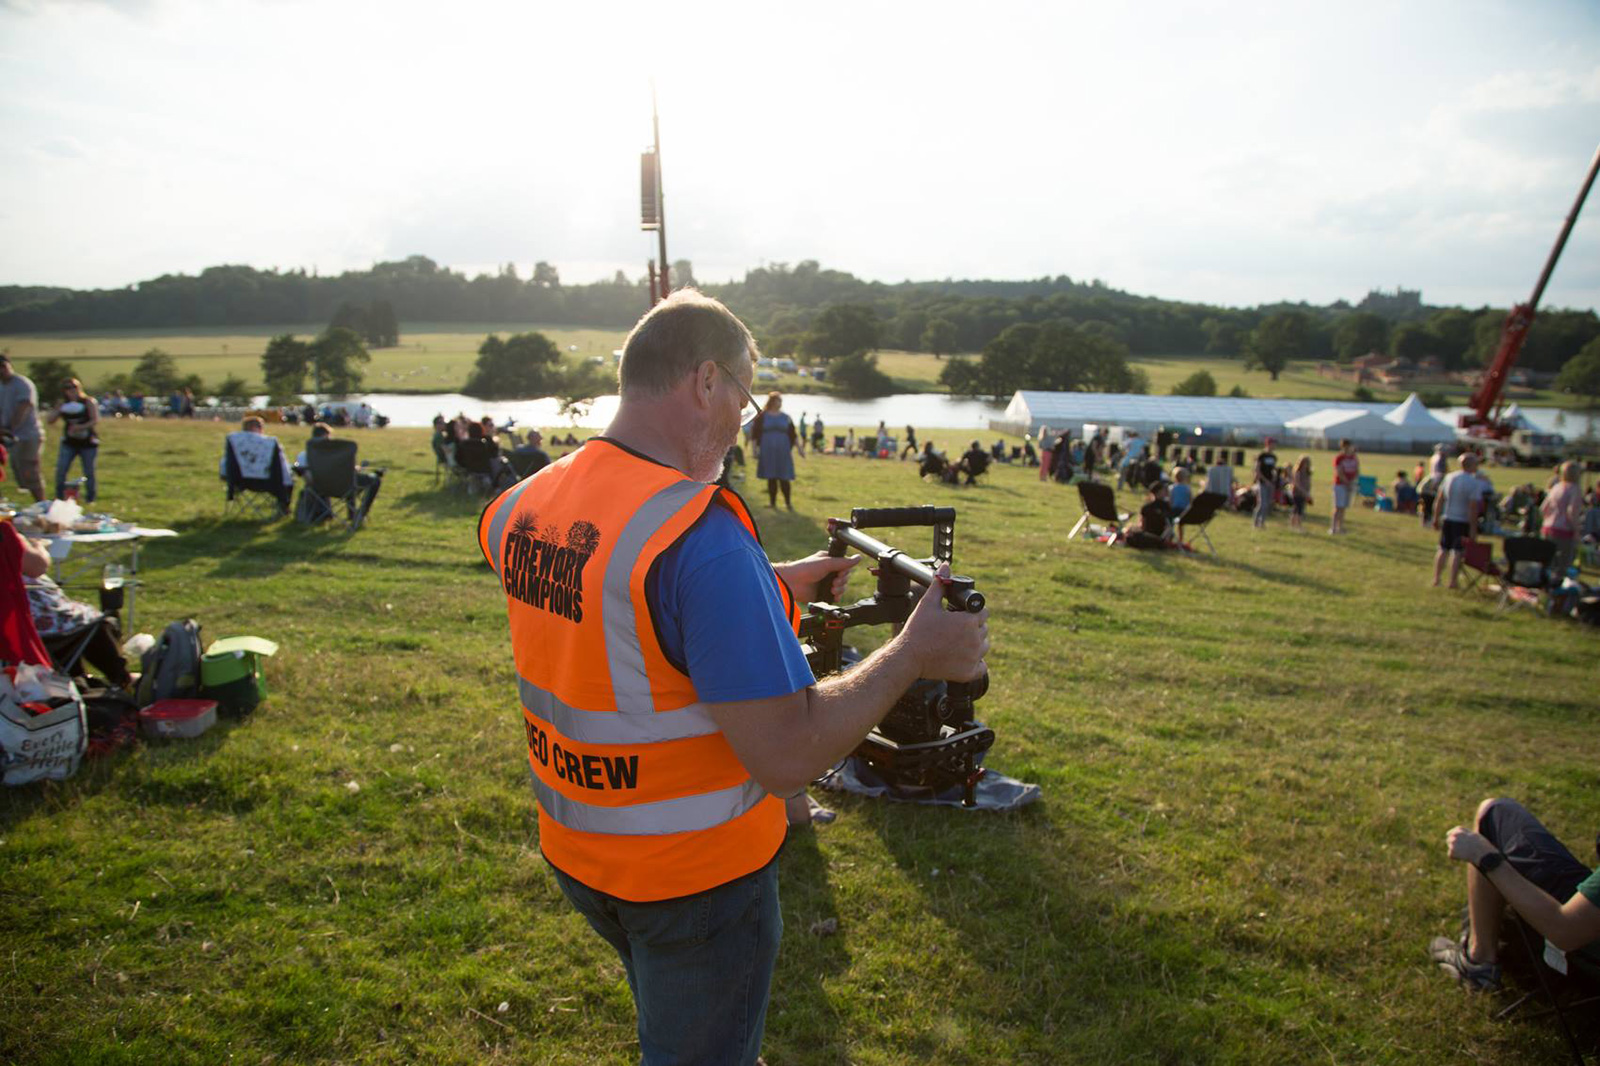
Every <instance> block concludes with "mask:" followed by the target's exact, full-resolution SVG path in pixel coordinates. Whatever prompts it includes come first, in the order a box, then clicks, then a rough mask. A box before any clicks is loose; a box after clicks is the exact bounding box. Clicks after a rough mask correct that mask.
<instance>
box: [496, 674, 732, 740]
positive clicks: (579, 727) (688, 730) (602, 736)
mask: <svg viewBox="0 0 1600 1066" xmlns="http://www.w3.org/2000/svg"><path fill="white" fill-rule="evenodd" d="M517 692H518V695H519V696H520V697H521V699H522V706H523V708H524V709H525V710H527V712H528V713H529V714H531V715H533V716H534V717H535V718H537V719H539V721H541V722H544V723H545V724H546V725H548V726H550V727H551V728H552V729H554V730H555V731H556V732H558V733H560V734H561V735H562V736H564V737H570V738H571V739H573V740H576V741H578V742H580V743H583V744H653V743H655V742H656V741H660V740H687V739H688V738H690V737H704V736H709V735H711V734H712V733H715V732H717V723H716V722H715V721H714V720H713V719H712V717H711V713H710V712H709V711H707V710H706V705H705V704H703V703H691V704H690V705H689V706H687V707H680V708H679V709H678V710H676V711H646V712H643V713H637V712H632V713H630V712H619V711H585V710H581V709H579V708H577V707H569V706H568V705H567V704H565V703H562V702H561V701H560V700H558V699H556V697H555V695H554V694H552V693H550V692H546V691H545V690H544V689H542V688H540V687H539V686H538V685H535V684H534V683H533V682H532V681H529V680H528V679H527V678H525V677H519V678H517Z"/></svg>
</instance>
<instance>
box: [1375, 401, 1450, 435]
mask: <svg viewBox="0 0 1600 1066" xmlns="http://www.w3.org/2000/svg"><path fill="white" fill-rule="evenodd" d="M1383 418H1384V421H1386V422H1390V423H1392V424H1394V425H1396V426H1399V427H1400V428H1401V429H1403V430H1405V431H1406V434H1407V436H1408V437H1409V439H1411V440H1420V441H1438V442H1442V441H1451V440H1455V437H1456V431H1455V430H1454V429H1453V428H1452V427H1451V426H1450V425H1449V424H1448V423H1446V422H1444V421H1443V420H1441V419H1439V418H1437V417H1435V416H1434V414H1433V412H1431V411H1429V410H1428V408H1427V407H1426V406H1424V405H1423V403H1422V401H1421V400H1419V399H1417V394H1416V393H1414V392H1413V393H1412V394H1411V395H1410V396H1407V397H1406V399H1405V402H1404V403H1402V404H1400V405H1399V406H1398V407H1396V408H1395V409H1394V410H1393V411H1390V412H1389V413H1388V414H1386V415H1384V416H1383Z"/></svg>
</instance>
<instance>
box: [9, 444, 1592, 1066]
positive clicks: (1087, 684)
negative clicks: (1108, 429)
mask: <svg viewBox="0 0 1600 1066" xmlns="http://www.w3.org/2000/svg"><path fill="white" fill-rule="evenodd" d="M226 428H227V427H223V426H217V425H209V424H174V423H163V422H146V423H143V424H137V425H131V424H127V423H116V424H113V425H111V426H108V427H107V430H106V432H105V433H104V435H103V436H104V441H105V443H104V445H103V446H102V449H101V451H102V455H101V481H102V484H103V486H104V488H103V490H102V491H103V496H102V501H101V502H102V504H103V505H104V506H105V507H106V508H107V509H109V510H111V511H112V512H114V513H117V514H119V515H121V516H123V517H127V518H137V519H138V520H140V521H141V522H144V523H146V524H162V525H170V526H172V527H173V528H176V529H177V530H178V531H179V532H180V533H181V536H179V537H177V538H175V539H170V540H162V541H153V542H151V543H150V544H149V545H148V547H147V548H146V550H145V551H144V552H143V554H142V556H141V562H142V569H143V574H142V577H143V579H144V580H145V581H146V582H147V586H146V587H145V589H144V590H143V591H142V592H141V595H140V598H139V604H140V628H143V629H154V628H156V627H157V626H158V625H159V624H161V623H164V622H166V621H168V620H171V619H173V618H178V617H187V616H192V617H195V618H197V619H198V620H200V621H201V622H202V623H203V625H204V627H205V635H206V637H207V638H208V639H214V638H217V637H221V636H224V635H229V634H238V633H256V634H260V635H262V636H266V637H269V638H271V639H274V640H277V641H279V642H280V643H281V645H282V651H281V652H280V654H279V655H278V656H277V657H276V658H275V659H273V660H271V661H270V663H269V664H268V670H267V673H268V678H269V684H270V687H271V695H270V698H269V699H268V700H267V702H266V703H264V704H263V706H262V707H261V708H260V709H259V710H258V711H257V712H256V713H255V714H254V715H253V716H251V717H249V718H248V719H246V720H244V721H239V722H224V723H223V724H221V725H219V726H218V728H216V729H214V730H213V731H212V732H211V733H209V734H208V735H206V736H205V737H203V738H200V739H198V740H194V741H187V742H174V743H149V744H145V745H143V746H141V747H140V748H138V749H137V750H136V751H133V752H131V753H128V754H125V755H121V756H117V757H113V758H111V759H109V760H106V761H102V762H96V763H90V764H86V765H85V767H84V769H83V771H82V772H81V773H80V774H79V775H78V777H76V778H75V779H73V780H71V781H68V782H65V783H61V784H52V785H47V786H37V787H29V788H23V789H16V790H10V791H8V792H7V793H6V794H5V795H4V796H0V900H4V901H5V904H4V907H3V909H0V913H3V918H0V943H3V944H4V952H3V957H0V963H3V967H4V970H5V980H4V981H3V982H0V1061H16V1062H43V1063H63V1064H66V1063H72V1064H82V1063H131V1062H161V1063H214V1062H221V1061H229V1060H231V1061H236V1062H251V1063H256V1062H362V1063H416V1062H428V1063H463V1064H466V1063H485V1062H507V1063H509V1062H523V1061H537V1062H552V1063H584V1064H588V1063H626V1062H632V1061H635V1060H636V1056H637V1047H636V1044H635V1042H634V1038H633V1012H632V1008H631V1004H630V1002H629V998H628V994H627V990H626V985H625V983H624V981H623V977H622V970H621V966H620V964H619V963H618V962H617V960H616V959H615V958H614V957H613V956H612V955H611V953H610V951H609V949H608V948H606V947H605V946H604V945H603V943H602V942H601V941H599V940H598V938H596V937H595V936H593V935H592V934H591V933H590V932H589V930H588V929H587V927H586V926H585V924H584V923H583V921H582V920H581V919H580V918H579V917H578V916H577V915H576V914H575V913H574V912H573V911H572V910H571V908H570V907H568V906H567V905H566V904H565V902H564V900H563V899H562V898H561V896H560V893H559V891H558V889H557V887H556V885H555V883H554V881H553V879H552V877H551V875H550V873H549V871H548V869H547V868H546V866H545V864H544V862H543V860H542V859H541V858H540V856H539V853H538V841H537V839H536V836H537V834H536V828H535V817H534V811H533V806H532V802H531V799H530V796H529V790H528V787H527V768H526V765H525V762H524V759H525V753H524V751H523V750H522V743H523V742H522V730H521V727H520V724H519V716H518V712H517V709H516V703H515V688H514V684H513V676H512V668H511V661H510V656H509V655H508V654H507V647H506V625H505V609H504V599H503V596H502V595H501V594H500V593H499V592H498V590H497V587H496V585H495V583H494V582H493V580H492V579H491V577H490V576H489V574H488V573H487V572H486V570H485V567H484V565H483V563H482V560H481V559H480V557H479V552H478V549H477V547H476V543H475V539H474V531H475V524H476V520H477V515H478V510H479V504H478V503H476V502H473V501H468V500H464V499H462V498H461V497H459V496H457V495H454V494H452V493H451V492H449V491H447V490H445V489H442V488H435V487H434V485H433V482H432V477H431V471H432V465H433V463H432V458H431V456H430V454H429V451H428V446H427V435H426V433H425V432H424V431H413V430H387V431H370V432H367V433H364V434H361V435H359V437H358V439H359V440H360V443H361V449H362V454H363V456H364V457H366V458H369V459H371V460H373V461H375V462H378V463H382V464H385V465H387V466H388V468H389V475H388V477H387V479H386V480H385V483H384V487H383V491H382V494H381V495H380V497H379V498H378V502H377V505H376V508H375V510H374V513H373V516H372V521H371V524H370V525H369V526H368V527H367V528H365V529H363V530H362V531H361V532H359V533H357V534H354V535H341V534H338V533H335V532H331V531H324V530H312V531H308V530H304V529H301V528H299V527H297V526H294V525H293V524H287V523H284V524H276V525H265V526H259V525H250V524H239V523H228V522H222V521H220V520H219V516H218V515H219V510H220V505H221V490H220V486H219V485H218V484H217V482H216V480H215V474H214V471H215V469H216V466H215V457H216V454H217V450H218V448H219V445H220V441H221V435H222V433H223V431H224V430H225V429H226ZM859 428H860V429H862V430H865V429H866V428H867V427H859ZM285 440H286V443H288V444H290V445H292V446H298V444H299V439H298V437H295V436H289V435H286V437H285ZM51 451H52V452H53V449H51ZM47 458H48V457H47ZM1319 458H1324V465H1323V466H1322V467H1321V469H1324V470H1325V469H1326V465H1325V457H1319ZM1398 465H1400V461H1399V460H1392V459H1380V458H1376V457H1373V458H1369V468H1370V469H1374V470H1377V471H1383V470H1385V469H1388V468H1391V467H1398ZM1407 465H1409V464H1407ZM797 467H798V473H799V478H798V480H797V483H796V485H795V503H796V507H797V511H796V512H795V513H793V514H790V513H787V512H773V511H770V510H768V509H767V508H766V507H765V501H764V499H759V497H761V496H762V495H763V493H761V492H760V491H759V489H758V487H757V486H756V485H755V484H754V483H753V482H747V483H746V484H747V485H749V487H750V492H749V496H750V497H751V500H752V503H755V504H756V508H755V510H756V514H757V518H758V520H759V521H760V522H761V525H762V528H763V532H764V535H765V536H766V538H767V543H768V546H769V549H770V550H771V552H772V553H773V554H774V555H777V556H785V557H793V556H797V555H801V554H805V553H808V552H810V551H812V550H815V549H817V548H819V547H821V546H823V544H824V522H825V519H826V518H827V517H828V516H830V515H840V514H847V513H848V511H849V509H850V508H851V507H852V506H865V505H889V504H917V503H924V502H937V503H953V504H954V505H955V506H957V507H958V508H959V511H960V519H959V522H958V525H957V532H956V563H957V570H958V571H959V572H963V573H967V574H970V575H972V576H974V577H975V578H976V579H977V581H978V586H979V588H980V589H981V590H982V591H984V592H985V593H986V594H987V595H988V597H989V602H990V604H991V608H992V611H993V617H992V620H991V630H992V634H993V639H994V651H993V654H992V656H991V658H990V663H991V668H992V671H993V689H992V691H991V692H990V694H989V696H988V697H987V698H986V699H985V700H983V701H982V703H981V704H980V709H981V711H982V716H983V717H984V718H985V719H986V721H987V722H988V723H989V724H990V725H991V726H992V727H993V728H994V730H995V732H996V734H997V738H998V739H997V741H996V744H995V747H994V750H993V752H992V753H991V755H990V758H989V765H990V766H991V767H993V768H994V769H996V770H1000V771H1003V772H1005V773H1009V774H1012V775H1014V776H1017V777H1020V778H1023V779H1025V780H1029V781H1035V782H1038V783H1039V784H1040V785H1041V786H1042V788H1043V791H1044V798H1043V800H1042V802H1040V803H1038V804H1037V805H1035V806H1033V807H1032V808H1030V809H1027V810H1025V811H1023V812H1020V813H1017V814H1013V815H994V814H968V813H964V812H961V811H953V810H942V809H940V810H925V809H913V808H906V807H900V806H892V805H888V804H884V803H878V802H870V801H863V800H856V799H848V798H845V799H837V800H836V801H833V802H835V805H836V806H838V807H839V808H840V810H841V811H842V815H841V817H840V819H839V821H838V822H837V823H836V824H834V825H833V826H831V827H829V828H826V829H823V830H818V831H811V830H806V831H802V832H801V833H800V834H799V835H798V836H797V837H796V838H795V839H794V840H792V841H791V842H790V843H789V845H788V847H787V848H786V849H785V851H784V852H783V855H782V858H781V864H782V865H781V878H782V885H783V908H784V922H785V935H784V942H783V948H782V952H781V956H780V960H779V965H778V970H777V974H776V979H775V982H774V989H773V1000H772V1008H771V1012H770V1015H769V1022H768V1028H767V1039H766V1047H765V1056H766V1059H767V1061H768V1062H770V1063H772V1064H773V1066H780V1064H791V1063H804V1064H811V1063H816V1064H824V1063H844V1062H851V1063H869V1064H877V1063H881V1064H889V1063H907V1064H911V1063H925V1062H930V1061H940V1062H946V1063H973V1064H979V1063H982V1064H990V1063H996V1062H1004V1063H1061V1062H1074V1063H1104V1062H1161V1063H1205V1062H1252V1063H1273V1064H1276V1063H1284V1062H1311V1061H1315V1062H1325V1061H1327V1062H1350V1063H1371V1062H1378V1063H1384V1062H1443V1061H1455V1060H1460V1059H1465V1058H1470V1059H1472V1060H1474V1061H1494V1062H1505V1063H1543V1062H1550V1061H1555V1060H1556V1059H1557V1058H1558V1057H1559V1056H1560V1055H1561V1053H1562V1051H1561V1047H1560V1045H1559V1043H1558V1040H1557V1038H1556V1036H1555V1033H1554V1030H1553V1028H1551V1027H1550V1026H1549V1025H1547V1024H1544V1023H1529V1022H1516V1021H1513V1022H1509V1023H1496V1022H1494V1021H1492V1020H1491V1019H1490V1013H1491V1007H1492V1006H1494V1005H1497V1004H1499V1003H1500V1002H1502V1000H1500V999H1493V1000H1485V999H1475V998H1469V997H1467V996H1465V995H1463V994H1462V993H1461V992H1460V991H1458V990H1457V989H1456V988H1455V987H1454V986H1453V985H1452V984H1451V983H1450V982H1448V981H1446V980H1445V979H1444V978H1443V977H1442V976H1441V975H1440V974H1439V973H1438V972H1437V970H1435V969H1434V968H1433V966H1432V965H1431V964H1430V963H1429V962H1428V960H1427V957H1426V954H1425V945H1426V943H1427V941H1428V939H1429V938H1430V937H1432V936H1434V935H1437V934H1440V933H1444V932H1448V931H1451V930H1453V928H1454V925H1455V920H1456V914H1457V911H1458V909H1459V908H1460V907H1461V905H1462V903H1463V880H1462V869H1461V867H1460V866H1459V865H1457V864H1453V863H1450V862H1448V861H1447V860H1446V858H1445V856H1444V848H1443V840H1444V833H1445V831H1446V830H1447V829H1448V828H1449V827H1450V826H1451V825H1454V824H1456V823H1458V822H1461V821H1463V820H1466V819H1468V818H1469V817H1470V815H1471V812H1472V810H1473V807H1474V806H1475V804H1476V803H1477V802H1478V801H1479V800H1480V799H1481V798H1482V797H1484V796H1486V795H1489V794H1491V793H1494V794H1504V795H1511V796H1516V797H1519V798H1521V799H1522V800H1524V801H1525V802H1527V803H1528V804H1529V805H1530V806H1531V807H1532V808H1533V809H1534V810H1536V811H1538V812H1539V813H1540V814H1541V816H1542V817H1543V818H1545V819H1546V820H1547V822H1548V823H1549V825H1550V826H1551V828H1552V829H1553V830H1554V831H1555V832H1556V833H1557V834H1558V835H1560V836H1561V837H1563V838H1564V839H1566V840H1567V841H1569V842H1570V843H1572V844H1574V845H1582V844H1583V843H1584V842H1585V841H1587V840H1588V839H1590V837H1589V834H1591V833H1592V832H1593V831H1594V828H1595V826H1596V824H1597V823H1600V798H1597V795H1600V790H1597V789H1596V776H1595V767H1596V765H1600V739H1597V737H1596V733H1595V728H1594V715H1595V710H1596V701H1595V696H1594V657H1595V635H1594V633H1593V632H1592V631H1584V630H1580V629H1579V628H1577V627H1576V626H1573V625H1569V624H1563V623H1556V622H1551V621H1547V620H1544V619H1542V618H1538V617H1535V616H1534V615H1533V613H1532V612H1529V611H1520V612H1515V613H1510V614H1501V613H1497V612H1496V611H1495V610H1494V609H1493V608H1492V606H1491V605H1490V604H1489V603H1488V602H1487V601H1486V600H1483V599H1480V598H1477V597H1475V596H1459V595H1454V594H1449V593H1445V592H1441V591H1437V590H1432V589H1428V588H1426V587H1425V583H1426V581H1425V578H1426V575H1427V572H1428V569H1429V565H1430V560H1431V556H1432V548H1431V545H1430V541H1429V538H1428V537H1427V536H1426V535H1425V533H1424V532H1423V531H1422V530H1421V529H1419V528H1418V527H1417V525H1416V524H1415V522H1414V521H1413V520H1408V519H1404V518H1399V517H1396V516H1390V515H1382V514H1376V513H1373V512H1370V511H1360V512H1357V513H1355V514H1354V515H1353V516H1352V518H1351V521H1350V524H1351V527H1352V530H1353V533H1352V535H1350V536H1348V537H1344V538H1338V539H1330V538H1328V537H1327V536H1326V535H1324V534H1322V533H1321V532H1320V529H1319V528H1318V527H1320V526H1322V525H1323V524H1325V521H1326V512H1325V511H1324V510H1322V508H1321V507H1320V506H1319V507H1316V508H1313V514H1312V517H1311V523H1310V524H1311V526H1312V527H1313V530H1314V532H1312V533H1308V534H1305V535H1303V536H1296V535H1294V534H1292V533H1290V532H1289V531H1288V530H1287V529H1285V528H1284V525H1283V522H1282V520H1281V518H1280V519H1279V520H1278V521H1277V522H1276V523H1275V524H1274V525H1273V526H1272V527H1271V528H1269V529H1268V530H1267V531H1265V532H1261V533H1256V532H1253V531H1252V529H1251V527H1250V523H1249V522H1248V520H1246V519H1244V518H1240V517H1238V516H1234V515H1223V516H1220V517H1219V518H1218V519H1217V520H1216V522H1215V523H1214V528H1213V532H1212V536H1213V539H1214V540H1215V541H1216V545H1217V548H1218V550H1219V555H1218V557H1216V558H1211V557H1209V556H1199V557H1180V556H1177V555H1176V554H1160V555H1149V554H1141V553H1137V552H1133V551H1129V550H1120V549H1118V550H1112V549H1107V548H1105V547H1103V546H1101V545H1098V544H1096V543H1093V542H1090V541H1086V540H1078V541H1073V542H1070V543H1069V542H1067V541H1066V540H1065V537H1066V532H1067V530H1068V528H1069V527H1070V525H1071V523H1072V522H1073V520H1074V519H1076V517H1077V515H1078V505H1077V500H1076V494H1075V493H1073V492H1072V491H1071V490H1070V489H1065V488H1062V487H1059V486H1055V485H1047V484H1042V483H1040V482H1039V481H1038V480H1037V479H1036V475H1035V472H1034V471H1031V470H1024V469H1013V468H1009V467H1001V468H999V469H998V470H996V471H995V472H994V473H993V474H992V475H991V476H990V477H988V478H986V479H985V482H984V483H983V484H981V485H980V486H978V487H976V488H972V489H952V488H947V487H945V486H940V485H932V484H923V483H921V482H919V481H918V480H917V479H916V477H915V474H914V471H913V468H912V467H911V465H910V464H909V463H906V464H902V463H898V462H872V461H867V460H850V459H844V458H834V457H810V458H808V459H805V460H803V461H800V462H798V464H797ZM1121 502H1122V504H1123V506H1124V508H1127V507H1129V506H1131V505H1132V504H1134V503H1135V502H1136V501H1135V499H1134V497H1133V496H1132V495H1131V494H1124V495H1123V497H1122V500H1121ZM1317 503H1318V504H1319V505H1321V504H1324V503H1325V501H1324V500H1322V499H1321V498H1319V499H1318V500H1317ZM906 546H907V547H909V548H911V549H912V550H914V551H916V552H919V553H920V552H922V551H925V550H926V544H925V543H924V542H923V540H922V539H921V538H920V537H915V538H913V537H908V538H907V539H906ZM867 587H868V586H867V585H866V582H865V575H863V577H862V578H860V579H858V580H857V582H856V583H855V585H854V586H853V588H854V589H855V590H856V591H862V592H864V591H865V590H866V588H867ZM858 632H859V631H858ZM350 782H355V783H356V784H357V785H358V786H359V791H353V790H351V789H349V788H348V787H347V785H348V783H350ZM829 917H832V918H836V919H838V922H839V932H838V934H837V935H834V936H829V937H819V936H816V935H813V934H812V933H811V932H809V930H810V929H811V927H812V925H813V924H814V923H816V922H817V921H819V920H820V919H824V918H829ZM502 1002H504V1003H506V1004H508V1008H507V1010H506V1012H505V1013H503V1014H502V1013H499V1012H498V1010H497V1006H498V1004H500V1003H502Z"/></svg>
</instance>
